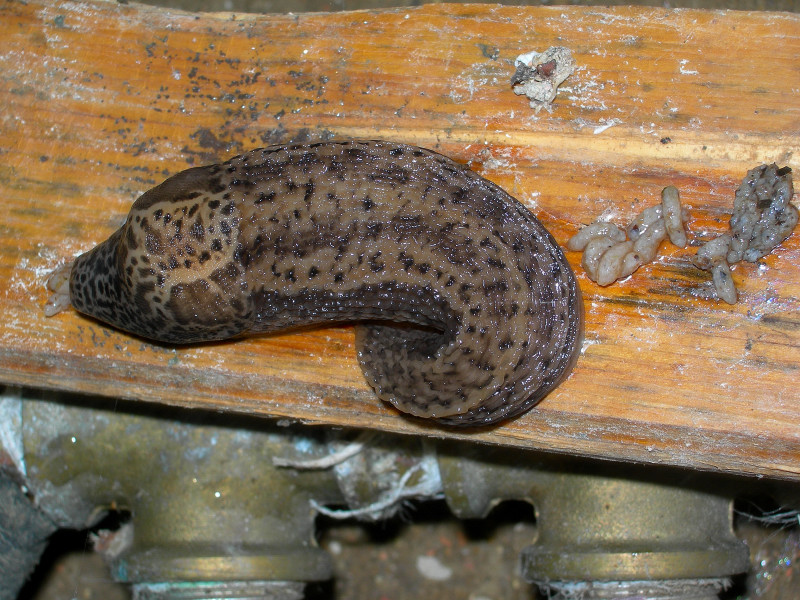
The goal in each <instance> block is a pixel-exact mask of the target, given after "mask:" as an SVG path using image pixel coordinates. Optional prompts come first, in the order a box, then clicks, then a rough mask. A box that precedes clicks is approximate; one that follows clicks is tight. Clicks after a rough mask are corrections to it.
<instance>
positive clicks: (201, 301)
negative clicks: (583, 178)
mask: <svg viewBox="0 0 800 600" xmlns="http://www.w3.org/2000/svg"><path fill="white" fill-rule="evenodd" d="M69 298H70V301H71V303H72V305H73V306H74V307H75V309H77V310H78V311H80V312H81V313H85V314H86V315H89V316H91V317H94V318H96V319H99V320H100V321H103V322H105V323H108V324H110V325H112V326H114V327H117V328H119V329H122V330H124V331H127V332H130V333H133V334H136V335H138V336H141V337H144V338H149V339H151V340H156V341H158V342H163V343H167V344H189V343H196V342H204V341H211V340H223V339H227V338H232V337H236V336H240V335H243V334H264V333H269V332H276V331H280V330H285V329H290V328H296V327H301V326H303V327H304V326H308V325H319V324H325V323H339V322H348V321H353V322H356V344H357V351H358V358H359V361H360V364H361V367H362V370H363V372H364V375H365V377H366V379H367V380H368V382H369V383H370V384H371V386H372V387H373V388H374V389H375V391H376V393H377V395H378V396H379V397H380V398H381V399H383V400H386V401H388V402H390V403H392V404H393V405H395V406H396V407H397V408H398V409H400V410H401V411H404V412H407V413H410V414H412V415H415V416H417V417H427V418H431V419H435V420H436V421H438V422H439V423H441V424H444V425H451V426H452V425H464V426H475V425H486V424H491V423H495V422H498V421H500V420H503V419H506V418H509V417H512V416H515V415H518V414H520V413H522V412H524V411H526V410H528V409H529V408H531V407H532V406H533V405H534V404H536V403H537V402H538V401H539V400H540V399H541V398H542V397H543V396H545V395H546V394H547V393H548V392H549V391H550V390H552V389H553V388H554V387H555V386H556V385H558V384H559V383H560V382H561V381H562V380H563V379H564V378H565V377H566V376H567V375H568V374H569V372H570V370H571V368H572V366H573V365H574V363H575V361H576V358H577V355H578V352H579V349H580V344H581V339H582V332H583V303H582V300H581V295H580V290H579V288H578V285H577V282H576V280H575V276H574V274H573V272H572V270H571V268H570V266H569V264H568V263H567V261H566V259H565V258H564V254H563V253H562V251H561V249H560V248H559V246H558V244H557V243H556V242H555V240H554V239H553V237H552V236H551V235H550V233H549V232H548V231H547V230H546V229H545V228H544V227H543V226H542V224H541V223H540V222H539V221H538V220H537V219H536V218H535V217H534V216H533V215H532V214H531V213H530V212H529V211H528V210H527V209H526V208H525V207H524V206H523V205H522V204H520V203H519V202H518V201H517V200H515V199H514V198H512V197H511V196H510V195H508V194H507V193H506V192H505V191H503V190H502V189H500V188H499V187H498V186H496V185H494V184H493V183H491V182H489V181H487V180H485V179H483V178H482V177H480V176H478V175H477V174H476V173H474V172H473V171H471V170H469V169H468V168H466V167H465V166H462V165H459V164H458V163H456V162H454V161H452V160H450V159H449V158H446V157H444V156H442V155H440V154H437V153H435V152H432V151H430V150H425V149H422V148H418V147H414V146H407V145H403V144H396V143H389V142H382V141H346V142H324V143H316V144H307V145H300V144H298V145H290V146H283V145H281V146H271V147H268V148H263V149H258V150H253V151H251V152H248V153H246V154H242V155H241V156H237V157H235V158H232V159H231V160H229V161H227V162H225V163H223V164H218V165H212V166H204V167H196V168H191V169H188V170H186V171H183V172H181V173H178V174H177V175H174V176H173V177H170V178H169V179H167V180H166V181H164V182H163V183H161V184H160V185H158V186H156V187H155V188H153V189H151V190H149V191H148V192H146V193H144V194H143V195H142V196H140V197H139V198H138V199H137V200H136V201H135V202H134V204H133V206H132V207H131V210H130V213H129V215H128V217H127V220H126V221H125V223H124V225H123V226H122V227H121V228H120V229H119V230H118V231H116V232H115V233H114V234H112V235H111V237H110V238H108V239H107V240H106V241H105V242H103V243H101V244H99V245H98V246H97V247H95V248H94V249H93V250H91V251H89V252H87V253H85V254H82V255H81V256H79V257H78V258H77V259H76V261H75V263H74V265H73V266H72V269H71V272H70V274H69Z"/></svg>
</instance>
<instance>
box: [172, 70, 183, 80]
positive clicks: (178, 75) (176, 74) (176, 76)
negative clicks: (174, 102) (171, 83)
mask: <svg viewBox="0 0 800 600" xmlns="http://www.w3.org/2000/svg"><path fill="white" fill-rule="evenodd" d="M172 78H173V79H174V80H175V81H180V78H181V72H180V71H178V69H173V71H172Z"/></svg>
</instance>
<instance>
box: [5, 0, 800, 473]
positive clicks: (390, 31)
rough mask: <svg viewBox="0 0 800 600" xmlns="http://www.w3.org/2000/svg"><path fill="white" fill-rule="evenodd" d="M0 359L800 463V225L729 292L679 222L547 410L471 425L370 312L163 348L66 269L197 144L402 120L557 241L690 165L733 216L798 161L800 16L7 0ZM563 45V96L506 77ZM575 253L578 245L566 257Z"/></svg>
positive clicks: (192, 393) (585, 285)
mask: <svg viewBox="0 0 800 600" xmlns="http://www.w3.org/2000/svg"><path fill="white" fill-rule="evenodd" d="M0 39H2V40H3V42H2V46H0V102H2V103H3V110H2V117H1V118H0V153H2V154H1V158H2V160H0V194H1V197H2V200H3V208H4V210H3V211H2V216H0V309H2V313H3V319H2V323H0V381H2V382H6V383H12V384H23V385H31V386H39V387H48V388H57V389H64V390H73V391H83V392H90V393H93V394H101V395H105V396H110V397H125V398H133V399H138V400H143V401H148V402H163V403H169V404H177V405H184V406H191V407H204V408H212V409H219V410H229V411H237V412H242V413H250V414H257V415H263V416H270V417H280V418H289V419H295V420H300V421H303V422H307V423H314V424H329V425H337V426H352V427H368V428H376V429H382V430H386V431H394V432H400V433H408V434H424V435H429V436H436V437H459V438H467V439H471V440H474V441H475V442H482V443H491V444H503V445H512V446H520V447H525V448H532V449H544V450H552V451H557V452H569V453H573V454H580V455H587V456H597V457H605V458H610V459H618V460H629V461H639V462H650V463H663V464H674V465H683V466H688V467H692V468H697V469H711V470H724V471H730V472H737V473H746V474H760V475H768V476H774V477H781V478H791V479H800V427H798V422H799V421H800V397H798V396H799V394H798V391H797V389H798V385H797V383H798V373H799V371H798V367H800V348H799V347H798V346H799V342H800V314H799V313H798V298H799V297H800V234H797V233H795V234H794V235H793V236H792V237H791V238H790V239H789V240H788V241H787V242H786V243H785V244H784V246H783V247H781V248H780V249H778V250H777V251H775V252H773V253H772V254H771V255H769V256H768V257H766V258H765V259H764V260H763V261H762V262H760V263H758V264H742V265H739V266H737V268H736V269H735V271H734V279H735V281H736V284H737V286H738V288H739V291H740V295H741V300H740V302H739V303H738V304H737V305H735V306H728V305H726V304H723V303H720V302H718V301H716V300H715V299H714V298H713V292H712V288H711V284H710V281H709V277H708V275H707V274H706V273H704V272H701V271H698V270H697V269H695V268H694V267H693V266H692V265H691V263H690V257H691V256H692V254H693V253H694V251H695V248H687V249H684V250H681V249H678V248H675V247H673V246H671V245H669V244H666V243H665V244H664V246H663V247H662V254H661V256H660V258H659V259H658V260H657V261H656V263H654V264H652V265H649V266H646V267H643V268H642V269H640V270H639V271H638V272H637V273H635V274H634V275H633V276H632V277H631V278H629V279H628V280H626V281H624V282H621V283H618V284H615V285H612V286H610V287H608V288H599V287H597V286H596V285H595V284H593V283H592V282H591V281H589V280H588V279H586V278H585V276H584V275H583V274H582V273H581V275H580V283H581V287H582V290H583V293H584V300H585V307H586V341H585V347H584V352H583V355H582V357H581V359H580V361H579V363H578V366H577V368H576V370H575V372H574V374H573V375H572V376H571V377H570V379H569V380H568V381H567V382H566V383H565V384H564V385H562V386H561V387H560V388H559V389H558V390H557V391H556V392H554V393H552V394H551V395H550V396H548V397H547V398H546V399H545V400H544V401H543V402H542V403H541V404H540V405H539V407H538V408H536V409H534V410H533V411H531V412H530V413H528V414H526V415H525V416H523V417H521V418H519V419H517V420H515V421H513V422H511V423H508V424H505V425H502V426H499V427H496V428H494V429H491V430H485V431H481V432H466V433H465V432H452V431H449V430H443V429H440V428H436V427H433V426H430V425H428V424H425V423H420V422H418V421H415V420H411V419H408V418H405V417H403V416H401V415H399V414H398V413H397V412H395V411H394V410H393V409H392V408H391V407H389V406H386V405H383V404H381V403H379V402H378V401H377V400H376V399H375V397H374V396H373V394H372V392H371V391H370V390H369V389H368V388H367V386H366V384H365V382H364V380H363V378H362V376H361V373H360V372H359V369H358V365H357V363H356V360H355V356H354V349H353V333H352V330H351V329H350V328H348V327H341V328H332V329H321V330H318V331H313V332H304V333H299V334H294V335H280V336H273V337H268V338H261V339H250V340H244V341H239V342H236V343H226V344H214V345H206V346H198V347H192V348H177V349H176V348H166V347H160V346H156V345H152V344H149V343H146V342H143V341H141V340H138V339H134V338H131V337H129V336H127V335H124V334H121V333H118V332H116V331H112V330H110V329H108V328H106V327H103V326H102V325H99V324H97V323H94V322H91V321H89V320H87V319H85V318H83V317H80V316H79V315H77V314H75V313H74V312H71V311H70V312H67V313H63V314H61V315H58V316H56V317H54V318H51V319H47V318H45V317H44V315H43V313H42V306H43V304H44V302H45V300H46V298H47V291H46V290H45V288H44V285H43V284H44V281H45V279H46V276H47V274H48V273H49V272H50V271H51V270H52V269H53V268H55V267H56V266H58V265H60V264H63V263H64V262H66V261H67V260H70V259H71V258H72V257H74V256H76V255H77V254H79V253H81V252H83V251H85V250H88V249H89V248H90V247H92V246H93V245H94V244H96V243H97V242H99V241H101V240H102V239H104V238H105V237H106V236H107V235H109V234H110V233H111V232H112V231H113V230H114V229H115V228H116V227H117V226H118V225H119V224H120V223H121V221H122V219H123V218H124V215H125V214H126V213H127V211H128V207H129V206H130V204H131V203H132V202H133V200H134V199H135V198H136V197H137V196H138V195H139V194H140V193H142V192H144V191H145V190H146V189H148V188H149V187H151V186H153V185H155V184H157V183H159V182H160V181H161V180H163V179H164V178H166V177H167V176H168V175H170V174H172V173H175V172H177V171H179V170H182V169H184V168H186V167H188V166H191V165H198V164H203V163H208V162H217V161H220V160H223V159H225V158H227V157H229V156H231V155H233V154H237V153H239V152H242V151H245V150H247V149H250V148H253V147H257V146H262V145H266V144H271V143H276V142H283V141H289V140H312V139H313V140H318V139H327V138H331V137H337V138H350V137H362V138H385V139H394V140H397V141H402V142H407V143H414V144H419V145H422V146H426V147H429V148H433V149H436V150H438V151H440V152H443V153H445V154H448V155H450V156H452V157H453V158H455V159H457V160H460V161H462V162H465V163H468V164H470V165H471V166H472V167H473V168H474V169H475V170H477V171H478V172H480V173H481V174H482V175H484V176H485V177H488V178H489V179H491V180H493V181H495V182H496V183H498V184H499V185H501V186H503V187H504V188H505V189H507V190H508V191H509V192H510V193H511V194H512V195H514V196H516V197H518V198H519V199H520V200H522V201H523V202H525V203H526V204H527V205H528V206H529V207H530V208H531V209H532V210H533V211H534V213H535V214H536V215H537V216H538V217H539V218H540V219H541V220H542V221H543V222H544V224H545V225H546V226H547V227H548V228H549V229H550V230H551V231H552V232H553V234H554V235H555V237H556V239H557V240H558V241H559V242H561V243H562V244H563V243H564V242H566V240H567V239H568V238H569V237H570V236H571V235H572V234H573V233H574V232H575V231H577V229H578V228H579V227H580V226H581V225H582V224H586V223H589V222H591V221H592V220H593V219H594V218H595V217H596V216H597V215H599V214H601V213H602V214H604V215H605V216H607V217H610V218H612V219H613V220H615V221H617V222H618V223H621V224H622V223H626V222H627V221H628V220H629V219H630V218H631V217H632V216H633V215H635V214H636V213H638V212H639V211H640V210H641V209H642V208H643V207H645V206H649V205H652V204H654V203H656V202H658V198H659V192H660V190H661V188H662V187H663V186H665V185H668V184H673V185H676V186H677V187H678V189H679V190H680V191H681V194H682V198H683V200H684V202H685V203H686V204H688V205H689V206H690V207H691V215H692V219H691V222H690V229H691V236H690V238H691V240H692V244H693V245H694V246H697V245H698V244H700V243H702V242H703V241H705V240H707V239H709V238H710V237H712V236H714V235H715V234H716V233H717V232H720V231H723V230H724V229H725V228H726V227H727V219H728V217H729V213H730V210H731V206H732V200H733V192H734V190H735V189H736V187H737V185H738V182H739V181H740V180H741V178H742V177H743V176H744V174H745V172H746V171H747V169H749V168H752V167H754V166H756V165H758V164H760V163H762V162H772V161H776V162H778V163H779V164H781V165H784V164H788V165H790V166H793V167H795V168H797V167H798V166H800V165H798V164H797V156H800V103H798V100H797V95H798V90H800V62H798V61H797V56H799V55H800V17H798V16H797V15H790V14H780V13H745V12H702V11H692V10H663V9H638V8H614V9H609V8H603V9H598V8H589V7H583V8H581V7H569V8H564V7H558V8H547V7H544V8H528V7H500V6H496V5H446V4H442V5H431V6H425V7H421V8H416V9H401V10H387V11H365V12H349V13H337V14H304V15H281V16H258V17H257V16H252V15H238V14H237V15H232V14H203V15H194V14H189V13H181V12H170V11H167V10H163V9H158V8H152V7H146V6H142V5H136V4H127V5H121V4H117V3H104V2H88V1H87V2H83V1H81V2H49V3H48V2H42V1H39V0H30V1H28V2H25V3H22V2H5V3H3V4H2V5H0ZM551 45H563V46H568V47H569V48H571V49H572V51H573V52H574V55H575V58H576V60H577V63H578V65H579V66H578V70H577V72H576V73H575V74H574V75H573V76H572V77H571V78H570V79H568V80H567V82H566V83H565V84H564V85H565V87H566V88H568V89H563V90H562V91H561V92H560V94H559V96H558V98H557V100H556V103H555V105H554V107H553V110H552V111H551V112H548V111H542V112H540V113H539V114H534V113H533V112H532V111H531V110H530V109H529V108H528V106H527V102H526V101H525V99H524V98H521V97H518V96H515V95H514V94H513V93H512V92H511V89H510V86H509V78H510V76H511V74H512V73H513V71H514V66H513V59H514V57H516V56H517V55H518V54H521V53H523V52H527V51H529V50H534V49H536V50H544V49H546V48H547V47H548V46H551ZM568 256H569V259H570V261H571V262H572V264H573V266H574V267H575V268H576V271H578V272H579V273H580V266H579V261H580V256H579V255H578V254H577V253H569V254H568Z"/></svg>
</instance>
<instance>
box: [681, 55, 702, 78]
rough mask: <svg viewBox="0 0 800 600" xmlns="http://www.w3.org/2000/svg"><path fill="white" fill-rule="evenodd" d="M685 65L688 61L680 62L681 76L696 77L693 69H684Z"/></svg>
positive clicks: (685, 59)
mask: <svg viewBox="0 0 800 600" xmlns="http://www.w3.org/2000/svg"><path fill="white" fill-rule="evenodd" d="M687 64H689V59H687V58H684V59H683V60H681V66H680V71H681V75H697V74H698V73H697V71H695V70H694V69H687V68H686V65H687Z"/></svg>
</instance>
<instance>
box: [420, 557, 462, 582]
mask: <svg viewBox="0 0 800 600" xmlns="http://www.w3.org/2000/svg"><path fill="white" fill-rule="evenodd" d="M417 571H419V572H420V574H421V575H422V576H423V577H424V578H425V579H430V580H431V581H447V580H448V579H450V578H451V577H452V576H453V569H451V568H450V567H447V566H445V565H443V564H442V563H441V561H440V560H439V559H438V558H436V557H435V556H424V555H423V556H418V557H417Z"/></svg>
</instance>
